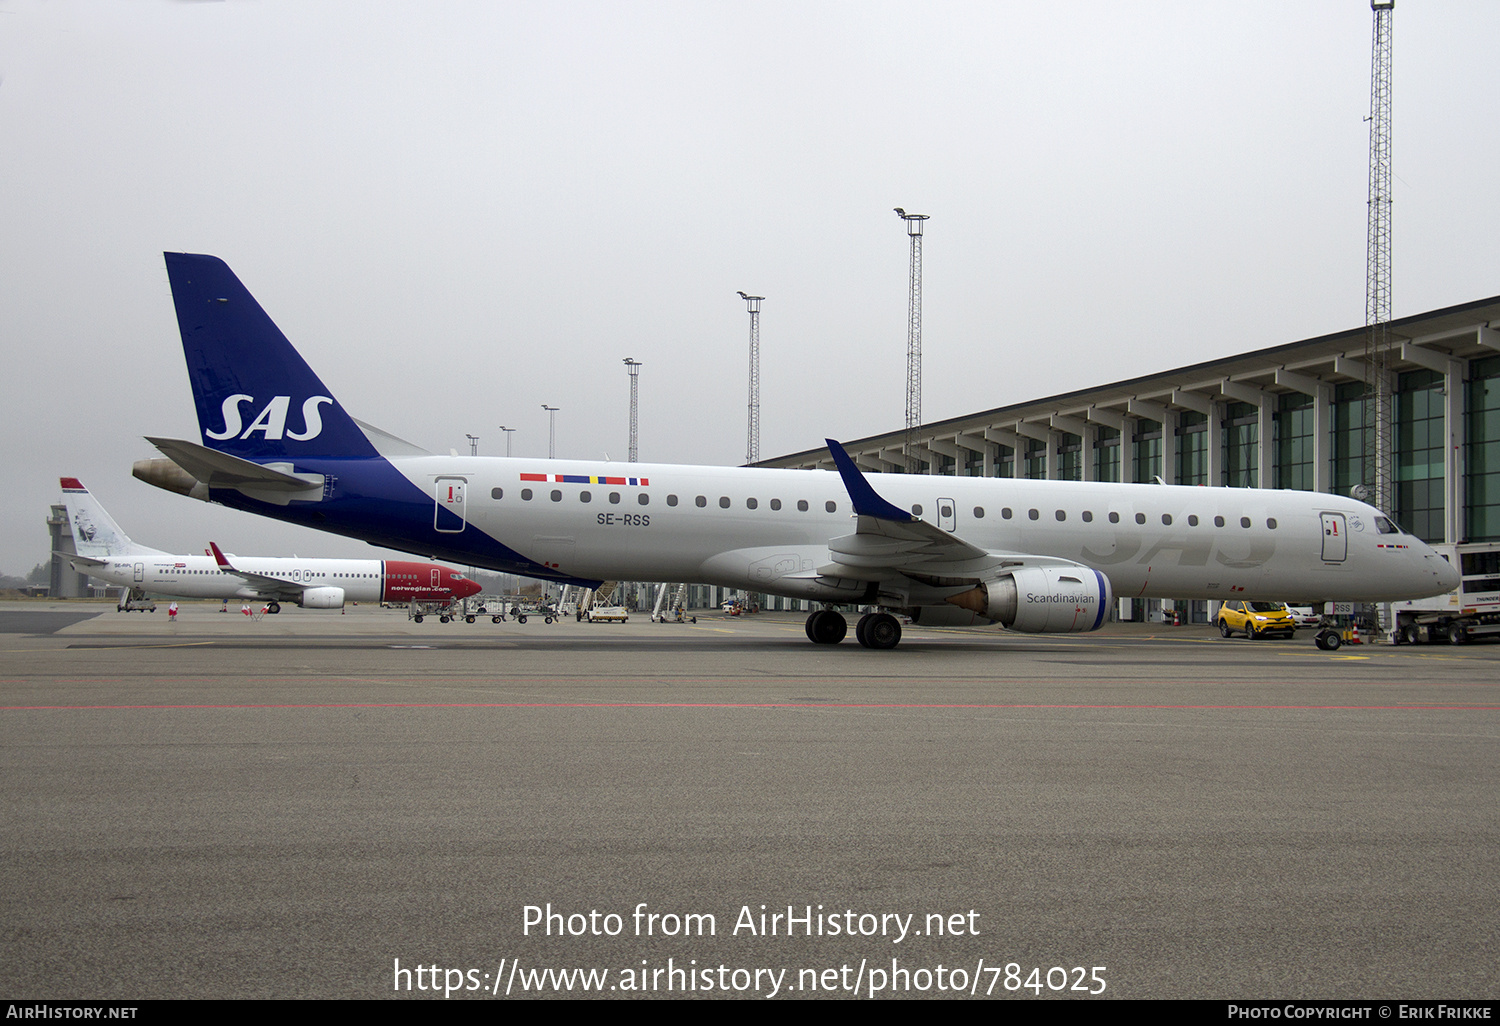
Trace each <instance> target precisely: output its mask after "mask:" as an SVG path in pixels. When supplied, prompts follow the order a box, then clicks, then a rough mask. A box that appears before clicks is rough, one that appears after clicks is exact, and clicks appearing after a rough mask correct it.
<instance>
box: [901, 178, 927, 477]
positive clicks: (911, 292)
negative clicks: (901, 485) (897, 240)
mask: <svg viewBox="0 0 1500 1026" xmlns="http://www.w3.org/2000/svg"><path fill="white" fill-rule="evenodd" d="M896 216H897V217H899V218H901V220H903V221H905V222H906V234H907V236H908V237H909V238H910V239H911V275H910V279H909V281H908V285H907V298H906V444H905V446H904V447H903V450H902V451H903V453H904V455H905V456H906V472H907V473H908V474H915V473H917V472H918V471H919V470H920V469H921V463H922V461H921V460H919V459H917V431H918V429H919V428H920V427H921V426H922V222H923V221H926V220H927V215H926V214H908V213H907V212H906V211H905V210H903V209H901V208H900V207H897V208H896Z"/></svg>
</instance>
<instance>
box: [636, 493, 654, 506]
mask: <svg viewBox="0 0 1500 1026" xmlns="http://www.w3.org/2000/svg"><path fill="white" fill-rule="evenodd" d="M635 501H636V502H638V503H640V504H641V505H642V506H646V505H649V504H650V502H651V496H649V495H647V494H646V493H645V492H642V493H641V494H640V495H637V496H636V498H635Z"/></svg>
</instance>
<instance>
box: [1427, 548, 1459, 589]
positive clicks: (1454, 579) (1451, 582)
mask: <svg viewBox="0 0 1500 1026" xmlns="http://www.w3.org/2000/svg"><path fill="white" fill-rule="evenodd" d="M1427 558H1428V559H1435V560H1437V562H1438V581H1439V583H1441V584H1442V586H1443V590H1444V591H1453V590H1454V589H1455V588H1457V587H1458V586H1459V584H1461V583H1462V582H1463V575H1462V574H1460V573H1459V571H1458V567H1456V566H1454V565H1453V564H1452V563H1450V562H1448V561H1447V560H1446V559H1444V558H1443V557H1442V556H1439V555H1438V554H1437V553H1435V552H1434V553H1433V554H1432V555H1430V556H1428V557H1427Z"/></svg>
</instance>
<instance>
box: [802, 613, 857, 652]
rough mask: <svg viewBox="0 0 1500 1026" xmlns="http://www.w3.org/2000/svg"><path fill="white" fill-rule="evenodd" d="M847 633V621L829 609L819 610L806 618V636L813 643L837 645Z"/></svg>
mask: <svg viewBox="0 0 1500 1026" xmlns="http://www.w3.org/2000/svg"><path fill="white" fill-rule="evenodd" d="M848 633H849V622H848V621H847V620H845V619H844V618H843V616H841V615H840V614H838V613H835V612H834V611H833V610H831V609H823V610H820V611H818V612H816V613H814V614H812V615H811V616H809V617H808V618H807V636H808V637H809V638H811V639H812V641H813V644H815V645H837V644H838V643H839V642H841V641H843V640H844V636H845V635H846V634H848Z"/></svg>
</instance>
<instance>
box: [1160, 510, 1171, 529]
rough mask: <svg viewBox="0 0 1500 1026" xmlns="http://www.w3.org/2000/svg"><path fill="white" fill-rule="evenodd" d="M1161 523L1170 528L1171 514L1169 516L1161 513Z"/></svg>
mask: <svg viewBox="0 0 1500 1026" xmlns="http://www.w3.org/2000/svg"><path fill="white" fill-rule="evenodd" d="M1161 522H1162V523H1163V524H1165V525H1166V526H1168V527H1171V526H1172V514H1170V513H1163V514H1162V515H1161Z"/></svg>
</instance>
